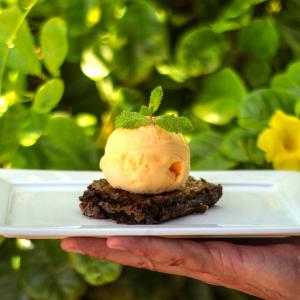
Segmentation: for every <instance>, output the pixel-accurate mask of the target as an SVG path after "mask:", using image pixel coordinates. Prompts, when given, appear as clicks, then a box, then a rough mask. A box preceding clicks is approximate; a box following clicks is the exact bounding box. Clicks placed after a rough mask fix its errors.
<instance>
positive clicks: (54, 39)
mask: <svg viewBox="0 0 300 300" xmlns="http://www.w3.org/2000/svg"><path fill="white" fill-rule="evenodd" d="M40 44H41V50H42V55H43V60H44V63H45V66H46V67H47V69H48V71H49V72H50V73H51V74H52V75H53V76H58V75H59V68H60V66H61V65H62V63H63V62H64V60H65V58H66V56H67V53H68V48H69V45H68V39H67V27H66V24H65V21H64V20H63V19H61V18H51V19H50V20H48V21H47V22H46V23H45V24H44V25H43V27H42V30H41V36H40Z"/></svg>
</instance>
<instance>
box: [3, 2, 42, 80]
mask: <svg viewBox="0 0 300 300" xmlns="http://www.w3.org/2000/svg"><path fill="white" fill-rule="evenodd" d="M20 17H21V12H20V10H19V9H18V8H15V7H14V8H9V9H7V10H5V11H3V12H2V13H1V14H0V55H1V59H0V68H1V67H3V65H4V64H5V57H6V55H8V57H7V64H8V66H9V67H11V68H13V69H17V70H19V71H20V72H22V73H25V74H31V75H40V73H41V64H40V62H39V60H38V59H37V56H36V54H35V51H34V43H33V37H32V35H31V33H30V30H29V27H28V24H27V21H26V20H25V21H24V22H23V23H20ZM19 26H20V27H19ZM18 28H19V30H18V31H17V32H16V30H17V29H18ZM6 51H7V52H8V53H7V54H6Z"/></svg>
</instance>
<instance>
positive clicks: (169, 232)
mask: <svg viewBox="0 0 300 300" xmlns="http://www.w3.org/2000/svg"><path fill="white" fill-rule="evenodd" d="M191 175H193V176H194V177H195V178H200V177H202V178H205V179H206V180H208V181H211V182H214V183H221V184H222V185H223V187H224V195H223V197H222V198H221V199H220V200H219V202H218V203H217V205H216V206H214V207H212V208H210V209H209V210H208V211H207V212H206V213H205V214H194V215H190V216H185V217H181V218H177V219H174V220H172V221H168V222H165V223H163V224H159V225H121V224H116V223H115V222H114V221H112V220H97V219H92V218H88V217H85V216H83V215H82V214H81V211H80V209H79V206H78V204H79V201H78V197H79V196H80V195H81V194H82V193H83V191H84V190H85V188H86V186H87V185H88V184H90V183H91V182H92V180H93V179H98V178H100V177H102V176H103V175H102V173H101V172H73V171H36V170H12V169H11V170H9V169H8V170H4V169H0V235H4V236H6V237H24V238H63V237H67V236H97V237H104V236H113V235H143V236H146V235H151V236H167V237H274V236H276V237H280V236H299V235H300V198H299V197H300V196H299V195H300V185H299V183H300V173H297V172H279V171H217V172H208V171H201V172H200V171H199V172H192V174H191Z"/></svg>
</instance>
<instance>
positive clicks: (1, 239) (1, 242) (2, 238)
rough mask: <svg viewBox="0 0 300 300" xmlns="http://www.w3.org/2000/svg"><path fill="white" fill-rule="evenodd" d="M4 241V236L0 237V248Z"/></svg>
mask: <svg viewBox="0 0 300 300" xmlns="http://www.w3.org/2000/svg"><path fill="white" fill-rule="evenodd" d="M4 241H5V237H4V236H0V246H1V245H2V244H3V242H4Z"/></svg>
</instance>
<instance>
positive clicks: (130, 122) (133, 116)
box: [115, 111, 149, 128]
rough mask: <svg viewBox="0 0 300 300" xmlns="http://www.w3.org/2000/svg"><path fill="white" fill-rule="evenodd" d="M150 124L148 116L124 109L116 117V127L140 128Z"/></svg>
mask: <svg viewBox="0 0 300 300" xmlns="http://www.w3.org/2000/svg"><path fill="white" fill-rule="evenodd" d="M148 124H149V120H148V118H147V117H145V116H143V115H142V114H140V113H137V112H130V111H123V112H121V114H120V115H119V116H117V117H116V122H115V127H116V128H138V127H141V126H145V125H148Z"/></svg>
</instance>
